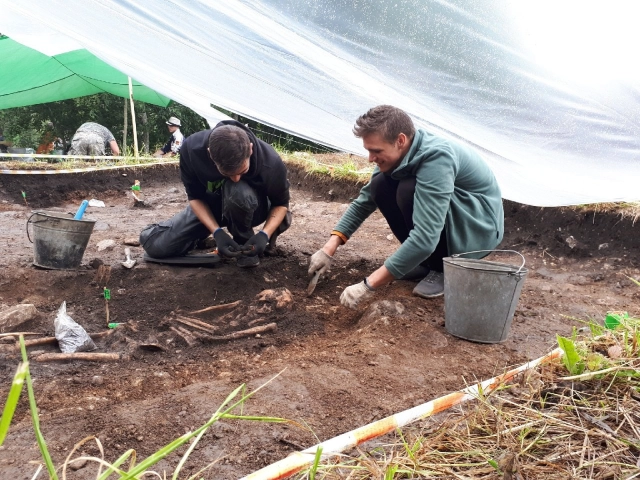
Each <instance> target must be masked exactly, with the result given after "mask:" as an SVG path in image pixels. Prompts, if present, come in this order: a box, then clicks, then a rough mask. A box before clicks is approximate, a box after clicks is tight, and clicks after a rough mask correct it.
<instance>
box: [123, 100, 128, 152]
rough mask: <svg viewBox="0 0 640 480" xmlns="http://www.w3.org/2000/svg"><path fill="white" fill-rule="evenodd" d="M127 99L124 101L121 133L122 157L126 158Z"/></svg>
mask: <svg viewBox="0 0 640 480" xmlns="http://www.w3.org/2000/svg"><path fill="white" fill-rule="evenodd" d="M127 104H128V102H127V99H126V98H125V99H124V130H123V131H122V155H124V156H125V157H126V156H127V130H128V129H129V109H128V108H127Z"/></svg>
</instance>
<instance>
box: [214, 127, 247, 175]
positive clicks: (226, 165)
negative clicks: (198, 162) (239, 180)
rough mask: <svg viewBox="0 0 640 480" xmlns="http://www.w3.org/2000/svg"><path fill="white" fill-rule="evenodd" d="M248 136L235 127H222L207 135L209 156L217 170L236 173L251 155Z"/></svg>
mask: <svg viewBox="0 0 640 480" xmlns="http://www.w3.org/2000/svg"><path fill="white" fill-rule="evenodd" d="M250 143H251V142H250V141H249V135H247V132H245V131H244V130H243V129H242V128H240V127H236V126H235V125H222V126H221V127H218V128H215V129H213V131H212V132H211V134H210V135H209V156H210V157H211V159H212V160H213V161H214V163H215V164H216V166H217V167H218V170H220V172H221V173H222V172H224V173H231V172H235V171H237V170H238V169H239V168H240V167H242V164H243V162H244V161H245V160H246V159H247V158H249V156H250V154H251V145H250Z"/></svg>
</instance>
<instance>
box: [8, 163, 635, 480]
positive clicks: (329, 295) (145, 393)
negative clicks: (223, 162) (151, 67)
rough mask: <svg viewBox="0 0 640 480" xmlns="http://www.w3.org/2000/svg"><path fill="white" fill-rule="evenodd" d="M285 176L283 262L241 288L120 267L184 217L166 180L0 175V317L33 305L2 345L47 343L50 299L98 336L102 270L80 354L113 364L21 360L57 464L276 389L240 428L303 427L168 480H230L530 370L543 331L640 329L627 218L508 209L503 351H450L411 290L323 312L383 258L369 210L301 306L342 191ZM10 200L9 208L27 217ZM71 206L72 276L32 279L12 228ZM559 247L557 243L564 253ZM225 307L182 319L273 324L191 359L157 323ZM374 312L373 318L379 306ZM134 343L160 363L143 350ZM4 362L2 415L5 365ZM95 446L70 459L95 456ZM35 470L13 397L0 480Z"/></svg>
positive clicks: (156, 439)
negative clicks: (149, 236) (593, 324)
mask: <svg viewBox="0 0 640 480" xmlns="http://www.w3.org/2000/svg"><path fill="white" fill-rule="evenodd" d="M125 175H126V176H125ZM134 179H139V180H140V181H141V183H142V188H143V192H144V194H145V198H146V202H147V204H148V206H147V208H134V207H133V200H132V197H131V195H130V190H129V189H130V186H131V185H132V184H133V180H134ZM290 179H291V183H292V187H293V192H292V197H293V198H292V211H293V214H294V223H293V226H292V228H291V229H290V230H289V231H288V232H287V233H286V234H285V235H283V236H282V237H281V243H280V246H281V247H282V250H283V254H282V255H281V256H279V257H273V258H265V259H264V260H263V262H262V264H261V265H260V267H258V268H257V269H254V270H251V271H240V270H239V269H238V268H237V267H236V266H235V265H234V264H233V263H232V262H225V263H224V264H222V265H218V266H216V267H214V268H188V267H175V266H165V265H158V264H150V263H145V262H144V261H143V260H142V249H141V248H140V247H132V252H133V257H134V258H135V259H136V260H137V261H138V264H137V265H136V266H135V267H134V268H133V269H132V270H127V269H125V268H123V267H122V266H121V261H122V260H124V256H123V253H122V252H123V245H122V244H123V241H124V240H125V239H126V238H130V237H137V235H138V233H139V231H140V230H141V229H142V228H143V227H144V226H145V225H147V224H149V223H154V222H157V221H159V220H162V219H164V218H167V217H169V216H171V215H172V214H174V213H176V212H178V211H179V210H180V209H182V208H183V207H184V205H185V200H186V197H185V195H184V191H183V189H182V185H181V183H180V181H179V176H178V171H177V169H176V168H175V167H171V166H170V167H158V168H147V169H139V170H137V171H136V170H127V171H124V170H118V171H108V172H99V173H90V174H72V175H47V176H38V175H15V176H11V175H4V176H0V228H1V231H0V247H2V251H3V255H2V256H1V257H0V307H2V306H12V305H15V304H18V303H32V304H34V305H35V306H36V307H37V309H38V311H39V314H38V317H37V318H36V319H34V320H32V321H30V322H29V323H28V324H26V325H23V326H22V327H20V330H23V331H24V330H28V331H33V332H40V333H43V334H46V335H53V333H54V330H53V320H54V318H55V316H56V312H57V310H58V308H59V306H60V304H61V303H62V301H66V302H67V309H68V313H69V314H70V315H71V317H72V318H73V319H74V320H76V321H77V322H78V323H80V324H81V325H83V326H84V327H85V329H86V330H87V331H88V332H92V333H93V332H100V331H104V330H105V322H106V318H105V306H104V299H103V298H102V287H103V285H102V283H100V282H99V281H98V278H97V274H98V271H97V270H95V269H93V268H91V267H90V266H89V263H90V262H91V261H92V260H94V259H100V260H102V261H103V262H104V264H105V265H109V266H110V267H111V276H110V279H109V281H108V284H107V286H108V287H109V288H110V290H111V292H112V298H111V301H110V304H109V311H110V320H111V321H112V322H123V323H124V325H121V326H120V327H118V328H117V329H115V331H114V333H113V334H112V335H110V336H109V337H107V338H106V339H102V340H98V341H97V345H98V350H97V351H98V352H119V353H124V354H126V355H127V359H126V360H123V361H120V362H117V363H90V362H81V361H74V362H69V363H54V362H48V363H47V362H38V361H35V360H36V359H37V356H33V354H32V357H33V361H31V362H30V368H31V375H32V377H33V379H34V388H35V393H36V399H37V402H38V406H39V408H40V422H41V427H42V431H43V434H44V437H45V439H46V441H47V444H48V446H49V449H50V452H51V454H52V457H53V460H54V462H55V463H56V464H61V463H62V462H63V461H64V458H65V457H66V455H67V454H68V453H69V452H70V450H71V449H72V448H73V446H74V444H75V443H76V442H78V441H80V440H81V439H83V438H84V437H86V436H89V435H95V436H97V437H98V438H99V439H100V441H101V442H102V444H103V446H104V448H105V454H106V458H107V459H108V460H114V459H115V458H117V457H118V456H119V455H121V454H122V453H123V452H124V451H126V450H127V449H129V448H133V449H135V450H136V452H137V456H138V459H142V458H144V457H146V456H147V455H149V454H150V453H152V452H154V451H156V450H158V449H159V448H160V447H162V446H163V445H165V444H167V443H169V442H170V441H171V440H173V439H175V438H177V437H178V436H180V435H182V434H183V433H185V432H186V431H189V430H193V429H194V428H197V427H198V426H200V425H202V424H203V423H204V422H206V421H207V420H208V419H209V417H210V416H211V414H212V413H213V412H214V411H215V410H216V409H217V406H218V405H219V404H220V403H221V402H222V401H223V400H224V399H225V397H226V396H227V395H228V394H229V393H230V392H231V391H232V390H233V389H235V388H236V387H237V386H238V385H240V384H242V383H247V384H248V385H249V387H250V388H251V389H254V388H256V387H258V386H259V385H261V384H263V383H264V382H266V381H267V380H269V379H270V378H272V377H274V376H275V375H276V374H278V373H280V375H279V376H278V377H277V378H276V379H275V380H273V381H272V382H271V383H270V384H269V385H268V386H266V387H265V388H264V389H263V390H262V391H260V392H259V393H258V394H257V395H256V396H255V397H253V398H252V399H251V400H250V401H249V402H248V403H247V404H246V406H245V408H244V413H246V414H252V415H269V416H279V417H284V418H287V419H291V420H295V421H296V422H298V424H299V425H302V426H305V428H299V427H296V426H287V425H274V424H264V423H249V422H240V421H224V422H220V423H219V424H216V425H214V427H212V428H211V429H210V431H209V432H208V433H207V434H206V435H205V436H204V438H203V439H202V441H201V443H200V445H199V446H198V447H197V449H196V450H195V452H194V453H193V454H192V456H191V458H190V460H189V462H188V463H187V466H186V467H185V469H184V471H183V472H184V475H185V478H186V475H187V474H193V473H195V472H196V471H197V470H198V469H199V468H200V467H202V466H204V465H206V464H208V463H210V462H213V461H215V460H216V459H220V460H219V462H218V463H217V465H215V466H214V467H213V469H212V470H210V472H209V473H208V474H207V475H205V477H206V478H216V479H223V478H224V479H226V478H238V477H240V476H242V475H244V474H248V473H250V472H252V471H254V470H256V469H258V468H261V467H263V466H265V465H267V464H269V463H272V462H274V461H276V460H278V459H281V458H283V457H285V456H286V455H288V454H289V453H291V452H292V451H295V450H298V449H303V448H306V447H309V446H311V445H314V444H315V443H317V442H318V441H322V440H326V439H328V438H331V437H333V436H335V435H338V434H340V433H343V432H346V431H348V430H351V429H353V428H356V427H358V426H361V425H364V424H366V423H368V422H371V421H373V420H376V419H379V418H382V417H385V416H387V415H390V414H392V413H395V412H398V411H401V410H404V409H406V408H409V407H412V406H415V405H418V404H420V403H422V402H425V401H427V400H429V399H432V398H435V397H437V396H440V395H443V394H445V393H448V392H451V391H453V390H457V389H460V388H463V387H464V386H465V385H466V384H467V383H471V382H474V381H475V380H476V379H486V378H489V377H492V376H494V375H496V374H498V373H500V372H502V371H503V370H504V369H505V367H507V366H513V365H519V364H522V363H524V362H525V361H527V360H529V359H533V358H537V357H539V356H541V355H543V354H544V353H546V352H548V351H549V350H551V349H553V348H554V346H555V335H556V334H557V333H559V334H562V335H570V334H571V329H572V326H581V325H582V323H581V322H580V320H588V319H595V320H597V321H600V322H601V321H602V318H603V317H604V315H605V313H606V311H608V310H626V311H629V312H630V313H633V314H636V315H637V314H638V313H639V312H638V299H639V298H640V288H638V287H637V286H636V285H634V284H633V283H632V282H631V281H630V280H629V279H628V278H627V277H634V278H636V279H638V278H640V270H639V268H640V256H639V255H638V253H639V252H638V250H639V247H640V235H638V232H637V229H638V227H637V226H635V227H634V226H633V222H632V219H629V218H622V217H621V216H620V215H617V214H615V213H594V212H593V211H591V212H588V211H581V212H578V211H576V210H574V209H569V208H544V209H542V208H535V207H528V206H523V205H518V204H515V203H511V202H505V212H506V235H505V240H504V242H503V243H502V245H501V248H504V249H515V250H518V251H520V252H521V253H522V254H523V255H524V256H525V258H526V266H527V268H528V269H529V275H528V277H527V279H526V282H525V285H524V289H523V292H522V296H521V298H520V302H519V305H518V308H517V311H516V314H515V317H514V321H513V324H512V326H511V331H510V335H509V338H508V339H507V341H505V342H504V343H501V344H478V343H472V342H469V341H465V340H461V339H459V338H456V337H453V336H451V335H450V334H449V333H447V331H446V330H445V327H444V300H443V298H437V299H433V300H423V299H420V298H417V297H414V296H412V295H411V289H412V288H413V285H414V284H413V283H411V282H406V281H397V282H395V283H394V284H392V285H390V286H388V287H386V288H383V289H381V291H379V292H377V294H376V297H375V299H374V300H373V302H375V303H374V304H372V305H369V306H365V308H363V310H360V311H357V312H356V311H352V310H348V309H346V308H344V307H342V306H340V303H339V300H338V298H339V295H340V292H341V291H342V289H344V288H345V287H346V286H348V285H351V284H353V283H356V282H359V281H361V280H362V278H363V277H364V276H365V275H366V274H368V273H369V272H371V271H372V270H374V269H375V268H377V267H378V266H379V265H380V264H381V263H382V261H383V260H384V259H385V258H386V257H387V256H388V255H390V254H391V253H392V252H393V251H394V249H395V248H397V245H398V244H397V242H396V241H395V239H393V238H392V237H391V236H390V234H391V232H390V230H389V228H388V227H387V226H386V223H385V222H384V220H383V218H382V217H381V216H380V215H379V214H378V213H376V214H374V215H373V216H372V217H371V218H370V219H369V220H367V222H365V224H364V225H363V227H362V228H361V229H360V230H359V231H358V233H357V234H356V235H355V236H354V237H353V238H352V239H351V240H350V242H349V243H348V244H347V245H345V246H344V247H342V248H341V250H340V252H339V254H338V255H337V256H336V261H335V264H334V267H333V269H332V272H331V274H330V276H329V278H323V279H321V280H320V282H319V284H318V287H317V289H316V291H315V293H314V295H313V296H312V297H310V298H308V297H306V295H305V292H306V287H307V283H308V278H307V273H306V264H307V261H308V257H309V255H311V254H312V253H313V252H314V251H316V250H317V249H318V248H319V247H320V246H321V245H322V244H323V243H324V241H325V239H326V237H327V234H328V232H329V231H330V230H331V228H332V226H333V225H334V224H335V222H336V220H337V219H338V217H339V216H340V214H341V213H342V212H343V211H344V210H345V209H346V207H347V204H348V200H349V198H352V197H355V196H356V195H357V191H358V187H357V186H355V185H354V184H352V183H350V182H348V181H346V180H343V181H336V180H333V179H331V178H330V177H328V176H327V177H318V176H312V175H308V174H306V173H305V172H304V171H303V170H302V169H300V168H298V167H295V166H292V167H291V168H290ZM21 191H25V192H26V193H27V201H28V202H29V204H28V206H27V205H25V203H24V200H23V199H22V197H21V194H20V192H21ZM84 198H87V199H91V198H96V199H99V200H103V201H104V202H105V204H106V208H92V207H90V208H89V209H88V211H87V214H86V215H87V217H89V218H92V219H95V220H96V221H97V222H96V224H95V229H94V232H93V234H92V236H91V239H90V242H89V245H88V247H87V251H86V252H85V255H84V260H83V266H82V267H81V268H79V269H78V270H76V271H55V270H43V269H38V268H35V267H34V266H33V265H32V261H33V247H32V245H31V244H30V243H29V241H28V239H27V236H26V234H25V225H26V221H27V218H28V217H29V215H30V212H31V211H32V210H45V211H60V212H73V211H75V209H76V208H77V205H78V204H79V203H80V201H81V200H82V199H84ZM570 236H572V237H573V238H574V239H575V240H576V242H577V243H576V244H575V245H574V244H573V242H571V241H569V242H567V238H568V237H570ZM105 239H113V240H115V241H116V243H117V246H116V248H115V249H114V250H112V251H103V252H98V251H97V243H98V242H99V241H101V240H105ZM569 243H570V244H571V245H572V246H573V248H571V247H570V246H569ZM489 259H490V260H497V261H504V262H507V263H511V264H517V263H518V257H515V256H514V255H510V254H505V253H494V254H492V255H491V256H490V257H489ZM282 287H286V288H287V289H288V290H289V291H290V292H291V295H292V298H293V303H292V304H291V305H290V306H289V308H288V307H283V308H277V306H276V305H275V304H273V303H269V302H260V301H258V300H256V295H257V294H259V293H260V292H261V291H263V290H265V289H275V288H282ZM236 300H241V301H242V302H243V303H242V305H241V306H239V307H238V308H237V309H236V310H234V311H233V312H232V314H231V315H227V316H225V317H223V315H225V314H228V313H229V312H228V311H222V312H219V313H218V312H209V313H204V314H192V315H190V316H191V317H197V318H199V319H200V320H202V321H205V322H208V323H210V324H212V325H215V326H217V327H218V330H217V332H216V334H225V333H229V332H232V331H236V330H239V329H243V328H247V327H248V326H253V325H256V324H263V323H267V322H276V323H277V331H276V332H275V333H266V334H263V335H260V336H252V337H250V338H244V339H239V340H233V341H228V342H205V343H197V344H196V345H194V346H191V347H189V346H188V345H187V344H186V343H184V340H182V339H181V338H180V337H179V336H177V335H176V334H175V333H174V331H173V330H171V329H170V327H171V326H177V325H178V324H176V323H175V321H171V320H170V319H171V318H172V312H176V311H178V310H179V311H182V312H190V311H193V310H197V309H201V308H204V307H208V306H211V305H217V304H223V303H228V302H233V301H236ZM383 300H387V301H389V302H391V303H378V302H381V301H383ZM393 302H399V304H400V305H401V307H398V308H396V306H395V305H396V304H395V303H393ZM399 311H401V313H399ZM250 322H251V323H250ZM191 330H192V329H191ZM150 343H151V344H157V345H160V347H161V349H160V348H159V347H156V348H154V347H147V348H144V344H150ZM2 348H3V350H2V352H3V353H0V381H1V385H2V387H1V388H0V398H2V399H4V398H5V397H6V394H7V392H8V386H9V384H10V381H11V378H12V377H13V374H14V372H15V370H16V367H17V364H18V362H19V355H18V354H17V353H15V352H9V351H7V347H6V346H2ZM9 348H10V347H9ZM36 350H37V351H45V352H55V351H57V347H54V346H41V347H32V348H30V351H32V352H33V351H36ZM87 445H89V444H87ZM93 445H94V444H91V446H86V447H83V449H82V452H83V453H85V454H90V455H95V454H97V453H98V452H97V449H96V448H95V447H94V446H93ZM183 451H184V449H181V450H180V453H182V452H183ZM40 458H41V457H40V454H39V451H38V448H37V445H36V441H35V436H34V434H33V429H32V424H31V419H30V416H29V413H28V406H27V402H26V392H25V395H23V399H22V400H21V403H20V406H19V409H18V411H17V413H16V416H15V418H14V422H13V425H12V427H11V430H10V434H9V436H8V438H7V439H6V441H5V444H4V446H3V447H0V473H1V475H0V476H1V477H2V478H13V479H15V480H20V479H29V478H31V477H32V476H33V473H34V472H35V470H36V468H37V463H38V462H40ZM178 459H179V455H178V454H177V453H176V454H172V455H170V456H169V457H167V459H165V460H164V461H162V462H161V463H160V464H158V465H157V466H156V467H155V470H156V471H163V470H167V471H172V468H173V467H175V465H176V464H177V461H178ZM42 476H44V475H41V477H42ZM68 478H70V479H85V478H95V468H94V467H93V466H90V465H88V466H86V467H84V468H81V469H79V470H78V471H74V472H71V474H69V475H68Z"/></svg>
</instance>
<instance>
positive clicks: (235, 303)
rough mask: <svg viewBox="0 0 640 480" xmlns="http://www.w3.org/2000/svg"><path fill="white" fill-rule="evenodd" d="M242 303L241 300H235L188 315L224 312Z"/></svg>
mask: <svg viewBox="0 0 640 480" xmlns="http://www.w3.org/2000/svg"><path fill="white" fill-rule="evenodd" d="M241 303H242V300H237V301H235V302H231V303H223V304H222V305H213V306H211V307H207V308H203V309H202V310H196V311H195V312H189V314H190V315H194V314H196V313H204V312H213V311H215V310H226V309H228V308H235V307H237V306H238V305H240V304H241Z"/></svg>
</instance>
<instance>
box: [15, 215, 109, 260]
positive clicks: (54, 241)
mask: <svg viewBox="0 0 640 480" xmlns="http://www.w3.org/2000/svg"><path fill="white" fill-rule="evenodd" d="M95 223H96V222H95V220H89V219H86V218H85V219H82V220H75V219H74V218H73V215H71V214H64V213H52V212H35V213H34V214H32V215H31V216H30V217H29V219H28V220H27V237H28V238H29V241H30V242H31V243H33V257H34V260H33V264H34V265H35V266H37V267H42V268H49V269H54V270H69V269H74V268H78V267H79V266H80V263H82V257H83V255H84V251H85V249H86V248H87V244H88V243H89V237H91V233H92V232H93V225H94V224H95ZM29 224H31V225H32V226H33V240H31V237H30V235H29Z"/></svg>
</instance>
